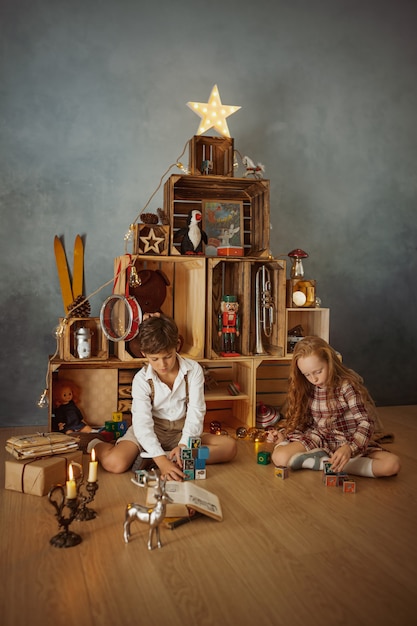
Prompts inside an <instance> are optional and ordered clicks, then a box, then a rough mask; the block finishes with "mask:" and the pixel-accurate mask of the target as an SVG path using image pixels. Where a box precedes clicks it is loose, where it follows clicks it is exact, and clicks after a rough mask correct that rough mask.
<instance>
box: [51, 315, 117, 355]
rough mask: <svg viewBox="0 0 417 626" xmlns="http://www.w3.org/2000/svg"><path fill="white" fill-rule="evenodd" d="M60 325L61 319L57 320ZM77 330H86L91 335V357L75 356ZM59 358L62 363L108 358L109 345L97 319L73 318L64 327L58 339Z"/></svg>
mask: <svg viewBox="0 0 417 626" xmlns="http://www.w3.org/2000/svg"><path fill="white" fill-rule="evenodd" d="M59 322H60V324H62V322H63V318H60V320H59ZM79 328H87V329H88V330H89V331H90V334H91V356H89V357H88V358H82V359H80V358H79V357H78V356H77V350H76V341H75V333H76V331H77V330H78V329H79ZM58 354H59V358H60V359H63V360H64V361H83V362H90V361H103V360H106V359H108V357H109V345H108V341H107V338H106V336H105V335H104V333H103V331H102V329H101V325H100V319H99V318H98V317H73V318H69V319H68V320H67V321H66V323H65V325H64V332H63V335H62V337H60V339H59V349H58Z"/></svg>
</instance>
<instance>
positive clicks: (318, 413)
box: [268, 337, 400, 477]
mask: <svg viewBox="0 0 417 626" xmlns="http://www.w3.org/2000/svg"><path fill="white" fill-rule="evenodd" d="M367 405H368V406H371V407H372V405H373V401H372V399H371V397H370V396H369V393H368V391H367V390H366V388H365V387H364V385H363V383H362V379H361V378H360V376H358V374H356V373H355V372H353V371H352V370H350V369H348V368H347V367H345V365H343V363H342V362H341V360H340V358H339V357H338V355H337V353H336V352H335V350H334V349H333V348H332V347H331V346H329V344H328V343H327V342H326V341H324V340H323V339H321V338H320V337H305V338H304V339H302V340H301V341H299V342H298V343H297V345H296V347H295V349H294V353H293V359H292V362H291V368H290V377H289V391H288V407H287V411H286V420H285V429H281V430H280V431H277V430H273V431H270V434H269V436H268V441H270V442H273V443H275V444H276V445H275V448H274V451H273V453H272V461H273V462H274V463H275V465H287V466H288V467H290V468H291V469H292V470H297V469H302V468H309V469H315V470H319V469H323V462H324V461H325V460H328V459H330V460H331V462H332V466H331V469H332V471H334V472H345V473H350V474H356V475H359V476H371V477H380V476H393V475H394V474H397V473H398V472H399V470H400V461H399V459H398V457H397V456H396V455H395V454H392V453H390V452H387V451H386V450H383V449H382V448H381V447H380V446H379V445H378V444H377V443H375V442H374V441H372V435H373V432H374V427H375V425H374V421H373V418H372V411H368V410H367Z"/></svg>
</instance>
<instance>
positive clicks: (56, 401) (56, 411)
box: [52, 379, 92, 433]
mask: <svg viewBox="0 0 417 626" xmlns="http://www.w3.org/2000/svg"><path fill="white" fill-rule="evenodd" d="M78 396H79V389H78V386H77V385H76V384H75V383H74V382H73V381H72V380H67V379H61V380H58V381H57V382H56V383H55V384H54V388H53V417H52V430H53V431H60V432H63V433H79V432H84V433H89V432H91V431H92V428H91V426H89V425H88V424H86V423H85V421H84V418H83V415H82V413H81V411H80V409H79V408H78V407H77V405H76V404H75V401H76V400H77V401H78Z"/></svg>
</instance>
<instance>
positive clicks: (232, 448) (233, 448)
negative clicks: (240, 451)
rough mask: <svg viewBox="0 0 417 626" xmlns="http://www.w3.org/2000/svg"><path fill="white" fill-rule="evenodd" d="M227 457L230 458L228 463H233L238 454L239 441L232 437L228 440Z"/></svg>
mask: <svg viewBox="0 0 417 626" xmlns="http://www.w3.org/2000/svg"><path fill="white" fill-rule="evenodd" d="M227 444H228V445H227V451H226V453H227V457H228V459H227V460H228V461H231V460H232V459H234V458H235V456H236V454H237V441H236V439H233V438H232V437H229V438H228V439H227Z"/></svg>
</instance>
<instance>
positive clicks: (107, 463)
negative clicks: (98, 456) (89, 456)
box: [101, 454, 131, 474]
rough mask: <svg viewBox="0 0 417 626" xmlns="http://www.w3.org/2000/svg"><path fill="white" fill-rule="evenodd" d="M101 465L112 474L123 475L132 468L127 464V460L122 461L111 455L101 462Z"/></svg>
mask: <svg viewBox="0 0 417 626" xmlns="http://www.w3.org/2000/svg"><path fill="white" fill-rule="evenodd" d="M101 465H102V467H103V469H105V470H106V471H107V472H110V473H111V474H123V472H126V471H127V470H128V469H129V468H130V466H131V464H128V463H126V461H125V459H120V458H118V457H115V456H112V455H111V454H110V455H108V456H107V457H104V458H103V459H102V460H101Z"/></svg>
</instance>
